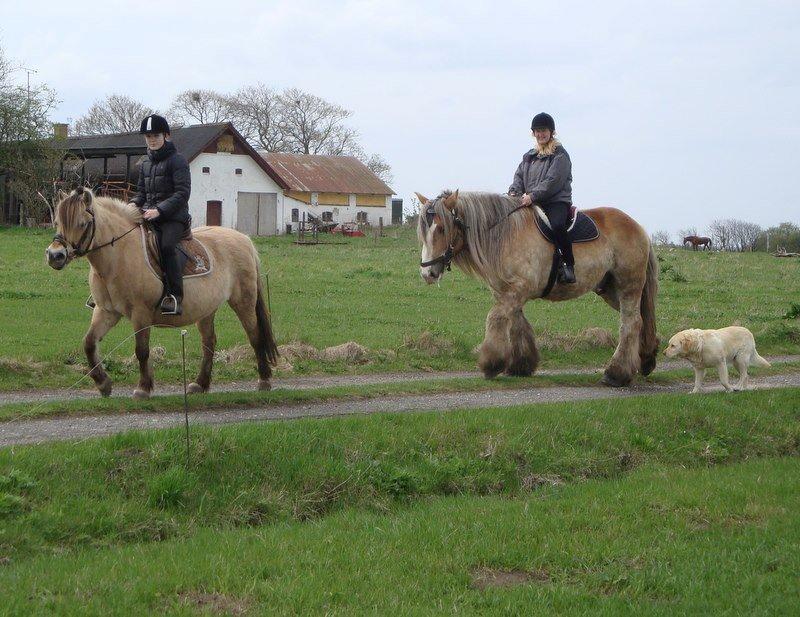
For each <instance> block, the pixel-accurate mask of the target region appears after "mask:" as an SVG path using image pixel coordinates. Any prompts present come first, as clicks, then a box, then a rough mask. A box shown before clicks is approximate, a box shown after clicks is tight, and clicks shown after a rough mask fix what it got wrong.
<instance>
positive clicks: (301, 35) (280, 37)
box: [0, 0, 800, 232]
mask: <svg viewBox="0 0 800 617" xmlns="http://www.w3.org/2000/svg"><path fill="white" fill-rule="evenodd" d="M7 4H8V3H7ZM15 4H16V6H14V8H11V9H9V8H8V7H7V6H6V7H4V8H3V10H2V16H3V18H2V20H0V44H2V46H3V48H4V49H5V51H6V55H7V56H9V57H10V58H11V59H13V60H14V61H16V62H18V63H20V64H23V65H25V66H28V67H32V68H36V69H38V73H37V74H35V75H33V76H32V79H33V81H34V82H39V81H41V82H45V83H47V84H49V85H50V86H52V87H53V88H54V89H55V90H56V91H57V93H58V95H59V98H60V100H61V103H60V105H59V107H58V109H57V112H56V114H55V115H54V118H53V119H54V120H56V121H67V120H69V119H71V120H73V121H74V120H75V119H76V118H78V117H79V116H80V115H81V114H83V113H84V112H85V111H86V109H87V108H88V107H89V106H90V105H91V104H92V103H93V102H94V101H95V100H98V99H101V98H103V97H104V96H105V95H107V94H111V93H124V94H129V95H132V96H134V97H136V98H139V99H141V100H142V101H143V102H145V103H146V104H148V105H150V106H152V107H155V108H159V109H166V108H167V107H168V106H169V103H170V101H171V99H172V97H173V96H174V95H175V94H177V93H179V92H181V91H183V90H186V89H189V88H210V89H214V90H219V91H223V92H227V91H233V90H236V89H237V88H239V87H241V86H244V85H249V84H254V83H257V82H263V83H265V84H267V85H270V86H273V87H275V88H283V87H286V86H296V87H299V88H302V89H304V90H307V91H309V92H313V93H314V94H317V95H320V96H322V97H324V98H326V99H328V100H330V101H333V102H336V103H339V104H341V105H343V106H345V107H347V108H349V109H351V110H353V112H354V114H353V117H352V118H351V123H352V125H353V126H354V127H355V128H357V129H358V130H359V131H360V133H361V136H362V142H363V145H364V146H365V149H366V150H367V151H368V152H379V153H380V154H382V155H383V156H384V157H385V158H386V159H387V160H388V161H389V163H390V164H391V165H392V168H393V173H394V178H395V180H394V183H393V187H394V189H395V190H396V191H397V193H398V195H399V196H401V197H403V198H404V199H405V201H406V204H408V203H409V202H410V199H411V196H412V195H413V191H420V192H421V193H424V194H427V195H434V194H435V193H437V192H438V191H439V190H440V189H442V188H445V187H449V188H461V189H462V190H467V189H480V190H492V191H498V192H504V191H505V190H506V189H507V188H508V185H509V184H510V182H511V179H512V175H513V172H514V170H515V169H516V166H517V164H518V163H519V161H520V159H521V156H522V154H523V152H525V151H526V150H527V149H529V148H530V147H531V145H532V140H531V137H530V130H529V127H530V120H531V117H532V116H533V115H534V114H535V113H537V112H539V111H548V112H549V113H551V114H552V115H553V116H554V117H555V120H556V128H557V131H558V133H559V136H560V138H561V140H562V142H563V143H564V145H565V147H566V148H567V150H568V151H569V153H570V156H571V157H572V163H573V177H574V180H573V195H574V199H575V203H576V204H577V205H578V206H579V207H582V208H588V207H592V206H596V205H614V206H616V207H618V208H621V209H623V210H625V211H627V212H628V213H629V214H631V215H632V216H634V217H635V218H636V219H637V220H639V221H640V222H641V223H642V224H644V225H645V227H646V228H647V229H648V230H649V231H651V232H652V231H656V230H660V229H665V230H668V231H670V232H674V231H676V230H677V229H679V228H682V227H686V226H689V225H696V226H697V227H698V228H699V229H700V231H701V232H702V231H703V229H704V228H705V227H706V226H707V225H708V224H709V223H710V222H711V221H712V220H713V219H715V218H726V217H735V218H742V219H747V220H752V221H755V222H759V223H760V224H762V225H772V224H776V223H779V222H781V221H786V220H792V221H794V222H796V223H797V222H800V168H798V163H800V157H798V155H797V147H798V141H800V77H798V75H800V3H798V2H797V0H790V1H785V2H768V1H767V2H732V1H720V2H704V1H688V2H680V1H678V2H675V1H673V2H652V1H649V2H613V1H606V2H563V1H556V0H550V1H549V2H546V3H543V2H538V1H537V2H534V1H527V2H497V1H495V2H470V1H468V0H462V1H460V2H430V1H426V2H417V1H409V0H405V1H403V2H368V1H358V2H355V1H354V2H307V1H304V0H291V1H279V2H269V1H263V0H262V1H258V2H236V1H235V0H231V1H228V2H205V1H200V2H192V3H182V2H181V3H178V2H174V3H166V2H161V1H159V2H148V1H143V0H138V1H136V2H114V1H109V0H106V1H104V2H66V3H65V2H63V1H59V2H38V1H26V2H20V3H15ZM16 75H17V78H18V79H19V81H20V82H24V79H25V74H24V72H21V71H20V72H18V73H16Z"/></svg>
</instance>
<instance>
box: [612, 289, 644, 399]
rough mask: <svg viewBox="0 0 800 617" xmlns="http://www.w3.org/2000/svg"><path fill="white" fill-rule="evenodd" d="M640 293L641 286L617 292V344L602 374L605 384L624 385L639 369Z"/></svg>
mask: <svg viewBox="0 0 800 617" xmlns="http://www.w3.org/2000/svg"><path fill="white" fill-rule="evenodd" d="M641 293H642V292H641V288H639V289H638V290H635V291H634V292H631V291H626V292H619V293H618V297H619V307H620V326H619V344H618V345H617V349H616V351H614V355H613V356H612V357H611V362H610V363H609V364H608V366H607V367H606V370H605V373H604V375H603V379H602V381H603V383H604V384H606V385H609V386H626V385H628V384H629V383H630V381H631V379H632V378H633V376H634V375H635V374H636V372H637V371H638V370H639V365H640V359H639V338H640V336H641V330H642V315H641V309H640V302H641Z"/></svg>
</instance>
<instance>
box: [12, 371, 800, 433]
mask: <svg viewBox="0 0 800 617" xmlns="http://www.w3.org/2000/svg"><path fill="white" fill-rule="evenodd" d="M348 383H352V382H348ZM753 385H754V386H755V387H757V388H759V389H767V388H786V387H800V373H797V372H795V373H788V374H785V375H773V376H770V377H764V378H760V379H754V380H753ZM689 388H690V385H689V384H675V385H667V386H661V385H654V384H637V385H635V386H633V387H631V388H620V389H610V388H602V387H588V388H582V387H548V388H541V387H540V388H524V389H519V390H490V391H484V392H469V393H450V394H428V395H424V396H384V397H381V398H376V399H367V400H340V401H330V402H325V403H311V404H293V405H276V406H270V407H267V408H239V409H225V410H216V411H194V412H192V413H191V416H190V423H191V424H194V425H197V424H206V425H214V424H232V423H239V422H253V421H264V420H290V419H295V418H318V417H326V416H341V415H348V414H368V413H380V412H415V411H446V410H448V409H474V408H480V407H508V406H512V405H523V404H536V403H550V402H558V401H578V400H586V399H615V398H626V397H630V396H647V395H651V394H660V393H665V392H675V393H677V392H687V391H688V390H689ZM709 389H710V390H719V386H718V385H716V384H711V387H710V388H709ZM730 396H736V394H735V393H732V394H730ZM182 424H183V414H182V413H180V412H178V413H173V412H169V413H166V412H165V413H157V412H150V413H129V414H116V415H103V416H80V417H74V418H73V417H60V418H49V419H41V420H24V421H14V422H4V423H0V447H3V446H12V445H20V444H31V443H41V442H47V441H61V440H72V439H85V438H91V437H99V436H103V435H112V434H115V433H122V432H125V431H130V430H148V429H161V428H170V427H175V426H181V425H182Z"/></svg>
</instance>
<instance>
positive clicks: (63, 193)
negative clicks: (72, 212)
mask: <svg viewBox="0 0 800 617" xmlns="http://www.w3.org/2000/svg"><path fill="white" fill-rule="evenodd" d="M67 197H69V193H67V192H66V191H64V190H62V189H58V194H57V195H56V201H58V202H59V203H61V202H62V201H64V200H65V199H66V198H67Z"/></svg>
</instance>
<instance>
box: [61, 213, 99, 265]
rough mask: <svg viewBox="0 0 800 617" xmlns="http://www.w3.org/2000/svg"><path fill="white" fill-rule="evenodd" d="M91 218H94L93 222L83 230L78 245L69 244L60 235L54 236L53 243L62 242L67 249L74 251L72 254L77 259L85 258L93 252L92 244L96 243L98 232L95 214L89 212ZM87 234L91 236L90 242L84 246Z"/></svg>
mask: <svg viewBox="0 0 800 617" xmlns="http://www.w3.org/2000/svg"><path fill="white" fill-rule="evenodd" d="M89 216H91V217H92V220H91V221H90V222H89V225H87V226H86V229H84V230H83V234H81V237H80V239H79V240H78V243H77V244H72V242H68V241H67V239H66V238H65V237H64V236H63V235H62V234H60V233H58V234H56V235H55V236H53V242H60V243H61V244H63V245H64V246H66V247H69V248H71V249H72V252H73V253H74V254H75V255H76V256H77V257H83V256H84V255H86V254H88V253H90V252H91V251H92V250H94V249H91V248H90V247H91V246H92V242H94V233H95V230H96V226H95V224H94V213H93V212H89ZM90 232H91V233H90ZM87 234H89V242H88V243H87V244H86V245H85V247H84V246H83V244H84V241H85V240H86V237H87Z"/></svg>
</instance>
